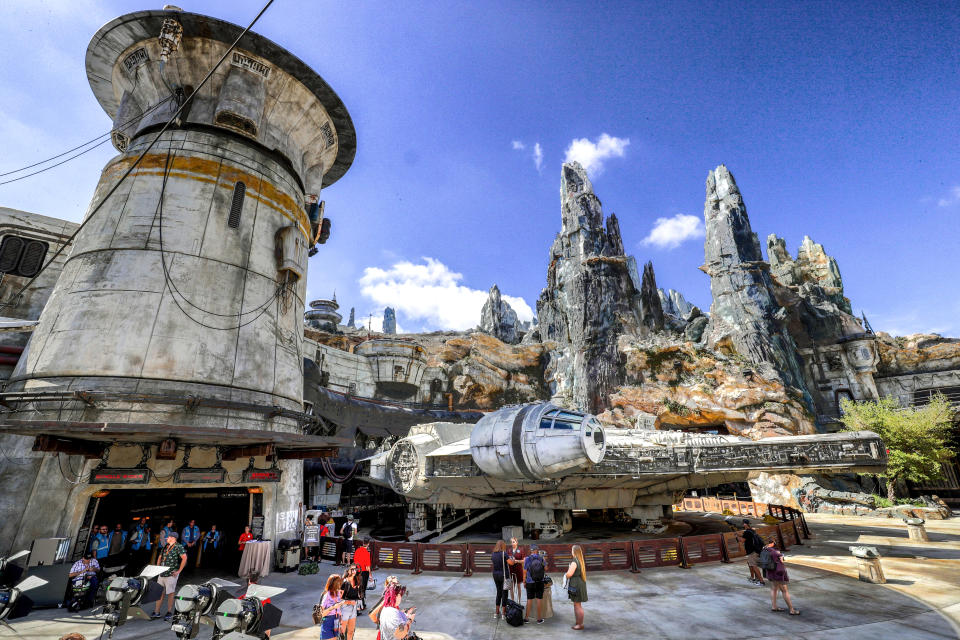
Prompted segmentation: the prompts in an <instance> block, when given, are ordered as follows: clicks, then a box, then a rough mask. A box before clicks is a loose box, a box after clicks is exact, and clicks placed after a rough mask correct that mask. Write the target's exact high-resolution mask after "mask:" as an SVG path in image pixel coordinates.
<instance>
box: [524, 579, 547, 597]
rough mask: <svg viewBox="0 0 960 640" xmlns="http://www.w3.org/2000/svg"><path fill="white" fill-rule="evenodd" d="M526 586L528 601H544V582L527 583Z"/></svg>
mask: <svg viewBox="0 0 960 640" xmlns="http://www.w3.org/2000/svg"><path fill="white" fill-rule="evenodd" d="M524 586H525V587H526V588H527V600H542V599H543V581H540V582H527V583H525V584H524Z"/></svg>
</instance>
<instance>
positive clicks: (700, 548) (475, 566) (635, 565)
mask: <svg viewBox="0 0 960 640" xmlns="http://www.w3.org/2000/svg"><path fill="white" fill-rule="evenodd" d="M734 503H735V504H734ZM705 507H706V508H711V509H710V510H715V511H716V512H721V511H722V510H723V509H728V510H730V511H733V512H734V513H737V514H739V515H750V516H754V517H760V516H761V514H769V515H771V516H773V517H774V518H776V519H777V520H780V522H779V523H778V524H773V525H767V526H760V527H757V529H756V531H757V533H758V534H759V535H760V537H761V538H763V539H764V540H765V541H771V540H772V541H773V542H775V543H776V545H777V547H778V548H779V549H781V550H786V549H788V548H789V547H791V546H793V545H802V544H803V541H802V538H809V537H810V531H809V529H808V528H807V525H806V522H805V521H804V519H803V513H802V512H800V511H799V510H797V509H794V508H792V507H787V506H784V505H778V504H765V503H762V502H753V501H747V500H736V501H734V500H720V499H717V498H684V500H683V501H682V502H681V503H680V504H679V505H676V508H677V509H686V510H696V511H703V510H705ZM732 507H735V508H732ZM323 543H324V544H323V545H322V547H323V549H324V551H326V548H327V547H330V546H333V547H336V548H337V551H339V546H340V543H339V541H338V539H336V538H324V539H323ZM577 544H579V545H580V547H581V549H582V550H583V556H584V561H585V562H586V563H587V568H588V569H589V570H590V571H630V572H632V573H637V572H639V571H640V570H642V569H647V568H652V567H668V566H680V567H683V568H687V569H689V568H691V567H692V566H694V565H697V564H704V563H709V562H730V560H731V558H738V557H742V556H744V555H746V552H745V550H744V546H743V541H742V540H741V539H740V538H739V535H738V533H737V532H735V531H731V532H728V533H712V534H707V535H699V536H680V537H678V538H655V539H652V540H617V541H613V542H579V543H577ZM371 545H372V550H371V551H372V553H371V558H372V564H373V566H372V568H373V569H378V568H379V569H402V570H407V571H411V572H412V573H414V574H418V573H421V572H423V571H436V572H447V573H461V574H463V575H465V576H469V575H472V574H474V573H491V572H492V571H493V567H492V566H491V562H490V554H491V553H492V545H489V544H470V543H459V544H432V543H424V542H381V541H379V540H373V541H371ZM570 547H571V545H570V544H554V543H544V544H540V545H539V551H540V553H541V554H542V555H543V556H544V566H545V568H546V570H547V571H548V572H563V571H564V570H565V569H566V567H567V565H568V564H569V562H570V559H571V558H570ZM522 548H523V550H524V555H527V554H529V552H530V548H529V546H527V545H523V546H522ZM328 555H329V554H328V553H324V554H323V557H324V558H325V559H326V558H327V557H328Z"/></svg>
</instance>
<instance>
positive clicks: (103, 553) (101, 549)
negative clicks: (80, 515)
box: [89, 524, 110, 560]
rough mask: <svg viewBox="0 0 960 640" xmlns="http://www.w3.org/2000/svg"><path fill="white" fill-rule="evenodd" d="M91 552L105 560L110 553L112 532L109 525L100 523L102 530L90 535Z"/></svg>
mask: <svg viewBox="0 0 960 640" xmlns="http://www.w3.org/2000/svg"><path fill="white" fill-rule="evenodd" d="M89 548H90V553H92V554H93V557H95V558H96V559H97V560H103V559H104V558H106V557H107V556H108V555H110V533H109V531H108V530H107V525H105V524H102V525H100V531H97V532H96V533H95V534H93V535H92V536H91V537H90V547H89Z"/></svg>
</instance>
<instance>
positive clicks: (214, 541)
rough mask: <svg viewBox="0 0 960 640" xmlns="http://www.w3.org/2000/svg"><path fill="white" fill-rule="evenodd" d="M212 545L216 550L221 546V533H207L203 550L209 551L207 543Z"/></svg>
mask: <svg viewBox="0 0 960 640" xmlns="http://www.w3.org/2000/svg"><path fill="white" fill-rule="evenodd" d="M208 542H209V543H210V544H211V545H212V546H213V548H214V549H216V548H217V547H219V546H220V531H219V530H218V531H207V535H206V536H204V538H203V550H204V551H206V550H207V543H208Z"/></svg>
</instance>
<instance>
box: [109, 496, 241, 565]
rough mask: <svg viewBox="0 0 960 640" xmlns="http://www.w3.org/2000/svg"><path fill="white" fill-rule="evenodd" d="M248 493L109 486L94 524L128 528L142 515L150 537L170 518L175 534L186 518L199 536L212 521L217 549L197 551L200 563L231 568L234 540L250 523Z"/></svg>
mask: <svg viewBox="0 0 960 640" xmlns="http://www.w3.org/2000/svg"><path fill="white" fill-rule="evenodd" d="M251 495H252V494H250V493H249V492H248V491H247V488H246V487H240V488H236V487H231V488H224V487H210V488H208V489H207V488H201V489H111V490H110V492H109V493H108V494H107V495H105V496H103V497H101V498H99V500H100V503H99V505H98V507H97V512H96V515H95V517H94V524H96V525H106V526H107V528H108V529H109V530H111V531H112V530H113V528H114V527H115V526H116V524H117V523H120V524H121V525H123V528H124V529H126V530H128V531H129V530H131V529H133V528H134V527H135V526H136V524H137V523H138V522H139V521H140V520H141V519H142V518H146V517H149V518H150V520H149V522H150V528H151V532H152V537H154V538H156V536H157V535H158V534H159V533H160V530H161V529H162V528H163V526H164V525H165V524H166V523H167V522H168V521H170V520H173V521H174V523H175V524H176V531H177V533H178V534H181V533H182V531H183V529H184V527H186V526H187V524H188V523H189V522H190V520H196V524H197V526H198V527H199V528H200V534H201V536H202V535H204V534H205V533H206V532H207V531H209V530H210V525H212V524H215V525H217V529H219V530H220V531H221V534H220V547H219V552H217V553H206V554H201V563H202V566H203V567H208V568H210V569H222V568H228V567H234V566H236V558H235V557H234V556H235V555H236V554H237V539H238V538H239V537H240V534H241V533H243V528H244V526H246V525H248V524H250V505H251ZM93 499H94V500H95V499H96V498H93ZM160 544H161V545H162V542H161V543H160ZM156 546H157V545H156V544H154V545H153V549H154V553H153V554H151V557H152V556H153V555H155V549H156ZM209 549H210V547H209V546H208V550H209ZM198 551H199V550H198ZM204 556H205V557H204ZM144 559H146V557H144ZM188 570H189V571H193V570H194V566H192V565H191V566H188Z"/></svg>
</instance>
